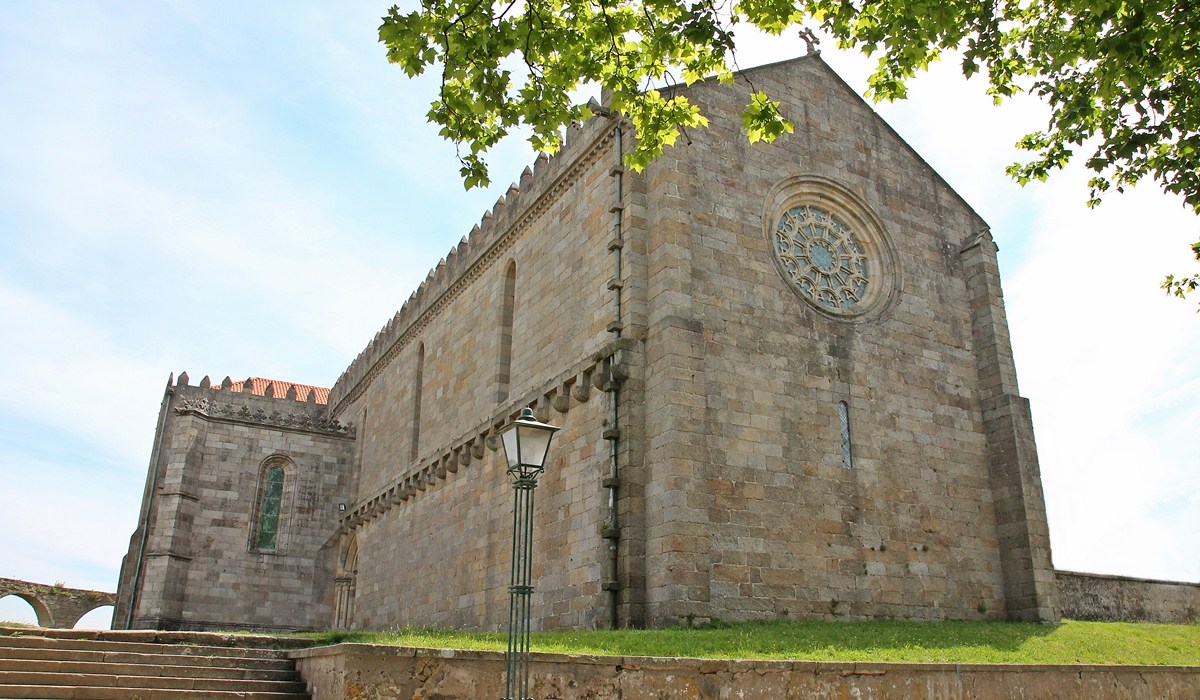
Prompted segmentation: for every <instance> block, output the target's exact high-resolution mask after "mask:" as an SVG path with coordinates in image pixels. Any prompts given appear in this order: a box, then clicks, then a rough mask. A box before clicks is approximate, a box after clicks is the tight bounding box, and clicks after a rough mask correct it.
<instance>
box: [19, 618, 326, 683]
mask: <svg viewBox="0 0 1200 700" xmlns="http://www.w3.org/2000/svg"><path fill="white" fill-rule="evenodd" d="M309 644H310V642H308V641H307V640H303V639H288V638H280V637H260V636H244V635H227V634H213V633H208V632H159V631H153V630H150V631H94V630H52V629H44V628H37V627H34V628H11V627H0V700H10V699H14V698H61V699H63V700H66V699H68V698H71V699H75V698H77V699H80V700H118V699H119V700H167V699H170V700H176V699H180V700H182V699H188V700H193V699H196V700H198V699H200V698H211V699H212V700H222V699H223V698H242V699H243V700H309V695H308V692H307V689H306V688H305V684H304V682H303V681H302V680H301V679H300V674H299V673H297V672H296V664H295V662H294V661H292V660H291V659H290V658H288V649H294V648H298V647H303V646H309Z"/></svg>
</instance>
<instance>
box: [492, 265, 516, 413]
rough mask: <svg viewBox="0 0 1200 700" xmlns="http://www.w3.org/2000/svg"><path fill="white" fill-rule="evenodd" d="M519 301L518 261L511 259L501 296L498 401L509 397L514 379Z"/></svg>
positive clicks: (497, 379)
mask: <svg viewBox="0 0 1200 700" xmlns="http://www.w3.org/2000/svg"><path fill="white" fill-rule="evenodd" d="M516 303H517V263H516V261H515V260H514V261H510V262H509V263H508V267H507V268H506V269H505V270H504V293H503V295H502V296H501V297H500V324H499V325H500V338H499V342H498V343H497V347H498V348H499V350H498V356H497V361H496V403H503V402H504V401H505V400H507V399H508V390H509V385H510V382H511V379H512V336H513V309H514V308H515V307H516Z"/></svg>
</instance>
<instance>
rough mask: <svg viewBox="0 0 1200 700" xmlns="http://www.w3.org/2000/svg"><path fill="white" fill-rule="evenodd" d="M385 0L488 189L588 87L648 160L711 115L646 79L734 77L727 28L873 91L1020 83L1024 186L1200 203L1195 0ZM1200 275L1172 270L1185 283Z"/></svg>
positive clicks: (411, 69)
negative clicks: (941, 76)
mask: <svg viewBox="0 0 1200 700" xmlns="http://www.w3.org/2000/svg"><path fill="white" fill-rule="evenodd" d="M420 3H421V4H420V8H419V9H418V10H414V11H410V12H402V11H401V10H400V9H399V8H397V7H392V8H391V9H390V10H389V11H388V13H387V15H386V16H385V17H384V19H383V25H382V26H381V27H380V29H379V36H380V41H382V42H383V43H384V44H385V45H386V47H387V55H388V59H389V60H390V61H392V62H393V63H396V64H398V65H400V66H401V67H402V68H403V69H404V70H405V71H406V72H407V73H408V75H410V76H416V75H420V74H422V73H424V72H425V71H427V70H429V69H432V68H434V67H440V70H441V89H440V91H439V94H438V98H437V99H436V100H435V101H434V102H433V105H432V107H431V109H430V110H429V114H428V116H429V119H430V120H431V121H432V122H434V123H436V124H438V125H440V126H441V134H442V136H444V137H445V138H447V139H449V140H451V141H453V142H454V143H456V144H457V145H458V147H459V159H460V161H461V165H462V169H461V172H462V176H463V180H464V183H465V184H466V185H467V187H474V186H478V185H485V184H487V183H488V171H487V165H486V162H485V160H484V155H485V154H486V152H487V150H488V149H489V148H490V147H492V146H493V145H495V143H496V142H497V141H499V140H500V139H501V138H503V137H504V136H505V135H506V134H508V133H509V132H510V131H511V130H513V129H514V128H515V127H517V126H518V125H521V124H524V125H527V126H528V127H529V128H530V129H531V130H532V135H531V136H530V141H531V143H532V144H533V146H534V147H535V148H537V149H539V150H542V151H546V152H553V151H555V150H556V149H557V148H558V146H559V138H560V133H561V131H562V129H563V127H564V126H566V125H568V124H570V123H572V122H575V121H580V120H583V119H586V118H587V117H588V116H590V111H589V110H588V108H587V107H586V106H584V105H579V104H575V103H573V101H572V93H574V92H576V91H578V90H579V89H580V88H582V87H584V86H585V85H588V84H599V85H600V86H601V87H602V88H603V89H605V90H607V91H610V92H611V94H612V100H611V103H610V105H609V107H610V108H611V109H612V110H613V111H615V112H616V113H619V114H621V115H623V116H625V117H627V118H628V119H629V120H630V122H631V123H632V124H633V126H634V129H635V131H636V133H637V137H638V138H637V144H636V147H635V149H634V150H633V152H632V153H630V154H628V156H627V165H629V166H630V167H632V168H634V169H640V168H643V167H645V166H646V165H647V164H648V163H649V162H650V161H651V160H652V159H653V158H655V157H656V156H658V155H659V154H660V153H662V150H663V149H664V148H665V147H666V146H669V145H671V144H672V143H673V142H674V141H675V139H676V138H677V137H678V136H679V134H680V130H681V129H686V128H691V127H702V126H704V125H705V124H706V123H707V122H706V120H705V118H704V115H703V114H701V113H700V111H699V109H698V108H697V106H696V105H694V104H692V103H691V102H689V101H688V99H687V97H686V95H684V94H680V93H678V92H675V91H672V90H671V89H669V88H662V89H655V87H654V86H656V85H664V84H668V83H676V82H683V83H685V84H691V83H692V82H694V81H696V80H699V79H701V78H705V77H708V76H714V75H715V76H716V77H717V78H718V79H719V80H721V81H723V82H730V81H732V80H733V70H734V69H735V68H736V63H735V56H736V53H735V50H736V42H735V36H734V30H735V29H736V28H737V27H738V26H739V25H743V24H749V25H753V26H755V27H757V28H759V29H762V30H764V31H766V32H769V33H773V34H779V33H782V32H785V31H789V30H795V29H797V28H799V27H801V26H803V25H810V26H815V27H819V28H820V29H821V30H823V31H824V32H826V33H827V34H829V35H832V36H833V37H834V38H835V39H836V40H837V41H838V44H839V45H840V46H842V47H845V48H853V49H858V50H861V51H863V52H865V53H867V54H869V55H876V56H877V57H878V62H877V65H876V69H875V72H874V73H873V74H872V75H871V76H870V78H869V81H868V84H869V90H868V94H869V96H870V97H872V98H874V99H876V100H893V99H898V98H903V97H904V96H905V85H906V82H907V81H908V80H909V79H910V78H912V77H913V76H914V75H915V74H916V73H917V72H918V71H921V70H924V69H925V68H926V67H928V66H929V64H930V63H931V62H933V61H935V60H938V59H939V58H941V57H942V56H943V54H948V53H950V52H956V53H955V55H956V56H958V57H959V60H961V67H962V71H963V73H964V74H965V75H966V76H968V77H970V76H972V75H975V74H981V75H984V76H986V79H987V81H988V84H989V88H988V91H989V93H990V94H992V95H993V97H994V98H995V100H996V101H997V102H1000V101H1002V100H1003V99H1004V98H1005V97H1008V96H1012V95H1014V94H1016V93H1018V92H1031V93H1033V94H1035V95H1038V96H1040V97H1041V98H1042V99H1043V100H1044V101H1045V102H1046V103H1047V104H1048V105H1049V106H1050V108H1051V114H1050V118H1049V122H1048V123H1047V125H1046V128H1045V129H1043V130H1041V131H1037V132H1034V133H1031V134H1028V135H1026V136H1025V137H1023V138H1022V139H1021V140H1020V141H1019V143H1018V145H1019V147H1020V148H1022V149H1024V150H1025V151H1027V152H1028V153H1029V158H1028V159H1027V160H1025V161H1023V162H1019V163H1015V164H1013V165H1011V166H1009V168H1008V173H1009V174H1010V175H1011V176H1012V177H1014V178H1016V180H1017V181H1018V182H1021V183H1022V184H1024V183H1026V182H1029V181H1031V180H1045V179H1046V178H1047V177H1048V175H1049V174H1050V173H1051V172H1052V171H1054V170H1056V169H1060V168H1062V167H1063V166H1064V165H1065V164H1066V163H1067V162H1068V161H1069V160H1070V159H1072V158H1076V157H1078V158H1083V159H1085V163H1086V165H1087V167H1088V168H1089V169H1090V170H1091V171H1092V173H1093V174H1092V177H1091V179H1090V181H1089V185H1090V195H1089V198H1088V204H1089V205H1090V206H1094V205H1095V204H1096V203H1098V202H1099V200H1100V198H1101V197H1102V196H1103V195H1104V194H1105V193H1106V192H1108V191H1110V190H1113V189H1115V190H1118V191H1120V190H1122V189H1123V188H1124V187H1125V186H1127V185H1132V184H1133V183H1135V182H1138V181H1141V180H1144V179H1153V180H1154V181H1156V182H1157V183H1158V184H1159V185H1160V186H1161V187H1162V188H1163V189H1164V190H1165V191H1167V192H1171V193H1174V194H1177V195H1180V196H1181V197H1182V198H1183V201H1184V203H1185V204H1186V205H1187V206H1188V207H1190V208H1191V209H1192V210H1193V211H1195V212H1197V213H1200V167H1198V166H1200V2H1196V0H720V1H718V0H507V1H505V0H500V1H499V2H493V1H492V0H420ZM742 123H743V126H744V128H745V131H746V134H747V137H748V138H749V139H750V140H751V141H757V140H764V141H771V140H773V139H775V138H777V137H778V136H780V135H781V134H783V133H785V132H790V131H791V130H792V128H793V127H792V124H791V122H790V121H788V119H787V117H786V115H785V114H783V113H782V112H781V110H780V105H779V103H778V102H776V101H773V100H771V99H770V97H769V96H768V95H766V94H764V93H762V92H761V91H758V90H756V89H754V88H753V86H751V88H750V91H749V95H748V102H747V106H746V109H745V111H744V112H743V113H742ZM1198 285H1200V276H1195V275H1193V276H1192V277H1190V278H1189V277H1185V278H1182V279H1176V278H1174V277H1172V278H1169V279H1168V280H1167V282H1165V283H1164V285H1163V286H1164V288H1166V289H1168V291H1171V292H1174V293H1176V294H1180V295H1182V294H1184V293H1186V292H1187V291H1189V290H1191V289H1195V288H1196V287H1197V286H1198Z"/></svg>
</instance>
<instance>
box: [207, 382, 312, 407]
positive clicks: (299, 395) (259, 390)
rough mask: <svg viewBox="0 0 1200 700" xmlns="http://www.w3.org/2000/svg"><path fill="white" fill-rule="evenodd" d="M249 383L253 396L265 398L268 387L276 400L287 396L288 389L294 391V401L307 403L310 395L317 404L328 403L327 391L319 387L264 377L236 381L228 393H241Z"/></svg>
mask: <svg viewBox="0 0 1200 700" xmlns="http://www.w3.org/2000/svg"><path fill="white" fill-rule="evenodd" d="M247 382H249V383H250V393H251V394H254V395H255V396H266V394H267V386H268V385H270V386H271V388H272V390H273V393H274V395H275V396H276V397H277V398H283V397H285V396H287V393H288V389H290V388H295V389H296V400H297V401H300V402H302V403H307V402H308V401H309V400H310V398H309V397H310V395H312V396H313V398H315V399H316V401H315V402H316V403H318V404H322V405H324V404H326V403H328V402H329V390H328V389H326V388H324V387H319V386H309V385H308V384H293V383H292V382H283V381H280V380H278V379H266V378H264V377H250V378H249V379H243V380H241V381H236V382H234V383H233V386H232V387H230V391H236V392H238V393H241V392H242V391H245V389H246V383H247Z"/></svg>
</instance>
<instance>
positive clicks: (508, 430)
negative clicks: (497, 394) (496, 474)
mask: <svg viewBox="0 0 1200 700" xmlns="http://www.w3.org/2000/svg"><path fill="white" fill-rule="evenodd" d="M558 430H559V428H556V427H554V426H553V425H550V424H549V423H539V422H538V420H537V419H536V418H534V416H533V410H532V409H529V408H526V409H523V410H522V411H521V415H520V416H519V417H518V418H517V419H516V420H515V421H513V422H511V423H509V424H508V425H507V426H505V428H504V430H503V431H502V432H501V433H500V437H501V438H503V442H504V457H505V459H506V460H507V461H508V473H509V474H510V475H512V476H513V477H514V478H519V477H532V478H537V475H538V474H540V473H541V472H542V469H543V468H544V467H545V463H546V453H547V452H548V451H549V450H550V438H551V437H553V435H554V433H556V432H558Z"/></svg>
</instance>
